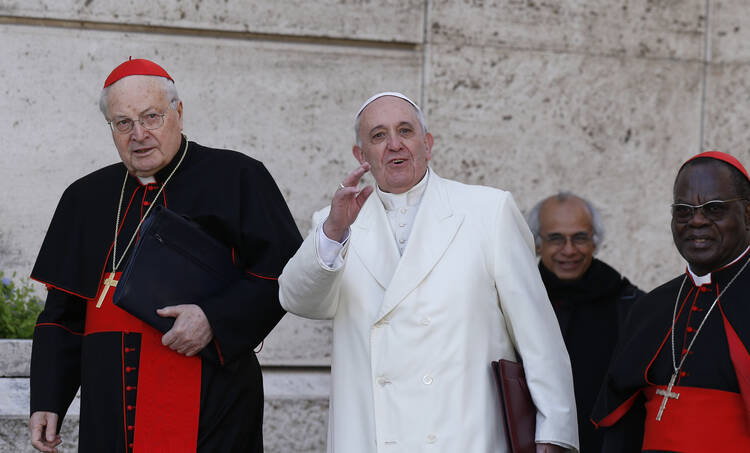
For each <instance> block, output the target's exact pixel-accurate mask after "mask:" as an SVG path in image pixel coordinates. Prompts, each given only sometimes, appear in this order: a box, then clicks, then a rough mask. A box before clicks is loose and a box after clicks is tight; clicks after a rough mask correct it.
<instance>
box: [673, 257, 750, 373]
mask: <svg viewBox="0 0 750 453" xmlns="http://www.w3.org/2000/svg"><path fill="white" fill-rule="evenodd" d="M748 263H750V259H748V260H746V261H745V264H743V265H742V267H741V268H740V270H739V271H737V273H736V274H734V277H732V279H731V280H729V283H727V286H725V287H724V289H722V290H721V292H720V293H719V295H718V296H716V299H714V302H713V303H712V304H711V307H710V308H709V309H708V311H707V312H706V316H704V317H703V321H701V323H700V325H699V326H698V329H697V330H696V331H695V335H693V339H692V340H690V344H689V345H688V347H687V349H686V350H685V353H684V354H683V355H682V359H680V364H679V365H677V359H676V358H675V347H674V331H675V327H676V326H675V324H676V323H677V306H678V305H679V303H680V295H681V294H682V288H683V287H684V286H685V281H686V280H687V277H688V276H687V273H685V278H683V279H682V284H681V285H680V290H679V291H678V292H677V299H676V300H675V301H674V312H672V368H674V373H675V375H678V374H680V370H681V369H682V365H683V364H684V363H685V359H687V356H688V354H689V353H690V349H692V348H693V343H695V339H696V338H698V334H699V333H701V329H702V328H703V325H704V324H705V323H706V320H707V319H708V315H710V314H711V311H712V310H713V309H714V307H715V306H716V303H717V302H718V301H719V298H720V297H721V296H722V295H724V293H725V292H726V291H727V290H728V289H729V287H730V286H732V283H734V281H735V280H736V279H737V277H739V275H740V274H741V273H742V271H744V270H745V268H746V267H747V264H748Z"/></svg>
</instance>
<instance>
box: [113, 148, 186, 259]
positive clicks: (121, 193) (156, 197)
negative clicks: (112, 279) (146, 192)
mask: <svg viewBox="0 0 750 453" xmlns="http://www.w3.org/2000/svg"><path fill="white" fill-rule="evenodd" d="M183 137H184V138H185V148H184V149H183V150H182V157H180V160H179V161H178V162H177V165H175V167H174V168H173V169H172V172H171V173H170V174H169V176H167V179H165V180H164V184H162V185H161V187H160V188H159V191H158V192H156V196H155V197H154V200H153V201H152V202H151V205H150V206H149V207H148V209H147V210H146V213H145V214H144V215H143V217H141V220H140V222H138V226H136V227H135V231H134V232H133V235H132V236H131V237H130V241H128V245H126V246H125V250H124V251H123V252H122V256H121V257H120V260H119V261H116V260H115V259H116V257H117V235H118V232H119V229H120V212H121V209H122V200H123V198H124V197H125V183H127V182H128V170H127V169H125V179H124V180H123V181H122V190H120V202H119V203H118V204H117V218H116V219H115V242H114V244H113V245H112V272H113V273H114V272H116V271H117V268H118V267H120V264H122V260H124V259H125V255H127V253H128V250H129V249H130V246H131V245H132V244H133V240H134V239H135V237H136V236H137V235H138V230H140V229H141V225H142V224H143V221H144V220H146V217H148V214H149V212H151V208H153V207H154V205H155V204H156V201H157V200H158V199H159V195H161V192H162V191H163V190H164V188H165V187H166V186H167V183H168V182H169V180H170V179H172V175H174V174H175V172H176V171H177V169H178V168H180V164H181V163H182V160H183V159H185V156H186V155H187V149H188V140H187V137H185V136H184V134H183Z"/></svg>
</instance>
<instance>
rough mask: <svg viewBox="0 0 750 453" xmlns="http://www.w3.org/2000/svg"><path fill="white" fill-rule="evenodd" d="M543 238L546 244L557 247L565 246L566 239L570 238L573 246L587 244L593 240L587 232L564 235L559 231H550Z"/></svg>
mask: <svg viewBox="0 0 750 453" xmlns="http://www.w3.org/2000/svg"><path fill="white" fill-rule="evenodd" d="M543 239H544V242H546V243H547V244H549V245H551V246H553V247H558V248H559V247H565V244H567V243H568V239H570V242H571V243H572V244H573V246H574V247H583V246H587V245H589V244H591V243H592V242H593V239H592V238H591V235H589V234H588V233H576V234H574V235H572V236H565V235H564V234H560V233H552V234H549V235H547V237H545V238H543Z"/></svg>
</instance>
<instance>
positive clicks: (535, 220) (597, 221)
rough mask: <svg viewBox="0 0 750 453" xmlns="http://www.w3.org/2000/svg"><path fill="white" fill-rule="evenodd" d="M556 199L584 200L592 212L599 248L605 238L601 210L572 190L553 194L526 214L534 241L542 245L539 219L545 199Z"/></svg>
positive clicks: (595, 236)
mask: <svg viewBox="0 0 750 453" xmlns="http://www.w3.org/2000/svg"><path fill="white" fill-rule="evenodd" d="M551 199H555V200H556V201H557V202H558V203H562V202H564V201H567V200H569V199H579V200H581V201H582V202H583V204H584V205H585V206H586V209H588V211H589V214H591V228H592V230H593V231H592V233H593V235H594V237H593V240H594V245H595V246H596V247H597V248H598V247H599V244H600V243H601V242H602V241H603V240H604V224H603V223H602V219H601V216H600V215H599V211H597V210H596V209H595V208H594V205H592V204H591V202H589V201H588V200H587V199H585V198H583V197H580V196H578V195H576V194H574V193H572V192H568V191H565V190H564V191H560V192H558V193H557V194H556V195H552V196H550V197H547V198H545V199H543V200H542V201H540V202H539V203H537V204H535V205H534V207H533V208H531V211H529V213H528V214H527V215H526V223H528V224H529V229H530V230H531V232H532V233H533V234H534V243H535V244H536V245H537V246H539V245H542V234H541V231H540V230H541V221H540V219H539V212H540V211H541V210H542V205H543V204H544V202H545V201H547V200H551Z"/></svg>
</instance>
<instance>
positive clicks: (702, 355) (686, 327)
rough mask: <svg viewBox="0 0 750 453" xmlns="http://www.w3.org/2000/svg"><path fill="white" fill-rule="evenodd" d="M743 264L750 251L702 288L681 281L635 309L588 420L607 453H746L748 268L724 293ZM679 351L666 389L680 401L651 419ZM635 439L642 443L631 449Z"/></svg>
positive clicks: (749, 420)
mask: <svg viewBox="0 0 750 453" xmlns="http://www.w3.org/2000/svg"><path fill="white" fill-rule="evenodd" d="M748 259H750V254H746V255H744V256H743V257H741V259H739V260H738V261H737V262H735V263H733V264H731V265H729V266H726V267H725V268H722V269H718V270H716V271H714V272H712V273H711V282H710V283H708V284H704V285H699V286H697V285H696V284H695V283H694V282H693V280H692V278H691V276H690V275H686V274H683V275H681V276H679V277H677V278H675V279H673V280H671V281H669V282H667V283H665V284H664V285H662V286H660V287H658V288H656V289H654V290H653V291H651V292H650V293H648V294H646V295H645V296H643V297H641V298H640V299H639V300H638V301H637V302H636V303H635V304H634V306H633V308H632V309H631V311H630V314H629V316H628V318H627V321H626V328H625V331H624V332H623V334H622V335H621V337H620V339H619V343H618V346H617V349H616V352H615V355H614V357H613V360H612V362H611V364H610V367H609V370H608V372H607V376H606V378H605V381H604V384H603V386H602V389H601V392H600V393H599V396H598V399H597V402H596V405H595V406H594V410H593V414H592V420H593V421H594V422H595V423H597V424H598V425H600V426H603V427H609V428H608V431H607V432H606V433H605V444H604V448H603V451H604V452H607V453H609V452H634V451H641V448H643V450H646V451H687V452H690V451H721V452H734V451H737V452H745V451H750V428H749V427H750V354H748V351H747V349H748V346H750V300H749V299H748V298H749V297H750V268H745V270H744V271H742V273H741V274H739V276H738V277H737V278H736V280H734V282H733V283H732V284H731V286H728V285H729V283H730V281H731V280H732V279H733V278H734V277H735V276H736V275H738V272H739V271H740V269H741V268H742V266H743V265H744V264H745V263H746V262H747V261H748ZM683 281H684V286H683V287H682V291H681V292H680V287H681V285H682V284H683ZM725 289H726V292H724V293H723V294H722V295H721V297H720V299H719V300H718V303H717V304H716V306H715V308H714V309H713V311H711V312H710V314H709V315H708V317H707V318H706V314H707V313H709V309H710V307H711V305H712V303H713V302H714V300H716V298H717V296H718V295H719V294H720V293H721V292H722V291H724V290H725ZM678 294H680V295H679V299H678ZM675 302H677V316H676V322H675V335H674V355H673V346H672V335H671V329H672V317H673V314H674V308H675ZM704 319H705V323H704V324H703V327H702V328H700V325H701V323H703V321H704ZM699 328H700V332H699ZM696 334H697V335H698V336H697V337H696ZM694 338H695V342H694V343H693V346H692V348H691V349H690V350H689V351H688V346H689V344H690V343H691V341H693V339H694ZM686 353H687V358H686V360H685V362H684V365H683V367H682V369H681V370H680V374H679V375H678V377H677V379H676V382H675V384H674V385H675V386H674V388H673V389H672V391H673V392H674V393H679V397H678V398H677V399H674V398H666V400H667V402H666V405H665V407H664V411H663V413H662V417H661V420H659V421H657V420H656V417H657V415H658V413H659V412H658V411H659V408H660V407H661V403H662V401H663V400H664V399H665V398H664V396H663V395H660V394H657V393H656V391H657V390H658V391H659V392H663V391H665V390H666V386H667V384H668V383H669V381H670V377H671V376H672V374H673V363H672V361H673V359H672V357H673V356H674V358H675V360H676V362H677V363H678V364H679V362H680V360H681V357H683V355H685V354H686ZM644 403H645V411H644ZM636 413H637V414H639V421H638V423H633V419H632V416H633V415H634V414H636ZM629 418H630V419H629ZM628 419H629V420H628ZM623 420H628V422H627V423H625V424H623V423H622V422H623ZM644 426H645V432H644ZM641 436H643V445H642V446H641V445H633V444H632V443H631V442H630V440H632V439H634V438H640V437H641Z"/></svg>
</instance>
